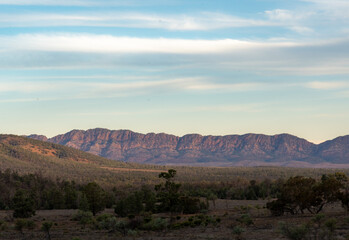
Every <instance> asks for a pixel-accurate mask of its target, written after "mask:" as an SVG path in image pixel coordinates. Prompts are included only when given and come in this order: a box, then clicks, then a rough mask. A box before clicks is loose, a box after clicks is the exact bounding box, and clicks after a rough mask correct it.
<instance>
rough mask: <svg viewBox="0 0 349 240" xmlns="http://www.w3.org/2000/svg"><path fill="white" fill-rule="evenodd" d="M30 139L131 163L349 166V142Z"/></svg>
mask: <svg viewBox="0 0 349 240" xmlns="http://www.w3.org/2000/svg"><path fill="white" fill-rule="evenodd" d="M29 137H31V138H35V139H39V140H44V141H49V142H53V143H58V144H62V145H65V146H69V147H73V148H77V149H80V150H83V151H86V152H89V153H93V154H96V155H100V156H102V157H106V158H110V159H114V160H121V161H126V162H138V163H151V164H164V165H165V164H178V165H201V166H232V165H251V164H252V165H289V164H290V163H291V162H292V163H293V164H290V165H292V166H293V165H295V164H296V163H297V164H298V165H300V166H301V165H302V163H304V164H307V166H308V164H322V163H331V164H349V136H345V137H339V138H336V139H334V140H331V141H327V142H324V143H322V144H319V145H316V144H313V143H311V142H308V141H307V140H305V139H301V138H298V137H296V136H292V135H289V134H279V135H274V136H267V135H262V134H245V135H227V136H201V135H199V134H188V135H185V136H183V137H178V136H174V135H169V134H165V133H159V134H155V133H148V134H140V133H136V132H132V131H129V130H108V129H101V128H97V129H90V130H87V131H83V130H73V131H70V132H68V133H66V134H62V135H58V136H55V137H53V138H50V139H47V138H46V139H45V137H44V136H38V135H31V136H29ZM297 164H296V165H297Z"/></svg>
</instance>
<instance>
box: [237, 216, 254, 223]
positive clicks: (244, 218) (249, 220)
mask: <svg viewBox="0 0 349 240" xmlns="http://www.w3.org/2000/svg"><path fill="white" fill-rule="evenodd" d="M236 220H237V221H238V222H240V223H241V224H243V225H245V226H249V225H251V224H253V220H252V218H251V216H250V215H249V214H243V215H241V217H240V218H238V219H236Z"/></svg>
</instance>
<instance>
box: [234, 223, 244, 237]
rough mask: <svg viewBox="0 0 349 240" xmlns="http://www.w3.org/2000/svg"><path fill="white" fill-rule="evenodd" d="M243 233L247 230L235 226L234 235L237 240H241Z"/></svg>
mask: <svg viewBox="0 0 349 240" xmlns="http://www.w3.org/2000/svg"><path fill="white" fill-rule="evenodd" d="M243 232H245V229H243V228H242V227H240V226H235V227H234V228H233V234H234V235H235V236H236V239H237V240H239V239H241V235H242V233H243Z"/></svg>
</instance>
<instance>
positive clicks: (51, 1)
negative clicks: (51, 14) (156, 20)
mask: <svg viewBox="0 0 349 240" xmlns="http://www.w3.org/2000/svg"><path fill="white" fill-rule="evenodd" d="M163 1H165V0H162V1H156V0H149V1H141V0H127V1H110V0H69V1H68V0H60V1H56V0H0V5H24V6H31V5H35V6H80V7H93V6H139V5H149V4H161V2H163ZM166 2H167V3H169V2H170V1H169V0H166Z"/></svg>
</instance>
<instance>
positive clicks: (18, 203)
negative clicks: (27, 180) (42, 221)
mask: <svg viewBox="0 0 349 240" xmlns="http://www.w3.org/2000/svg"><path fill="white" fill-rule="evenodd" d="M12 203H13V210H14V212H13V217H15V218H29V217H31V216H34V215H35V208H34V206H35V203H34V200H33V199H32V198H31V197H30V196H29V194H28V193H27V192H25V191H24V190H22V189H20V190H17V192H16V193H15V195H14V197H13V199H12Z"/></svg>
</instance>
